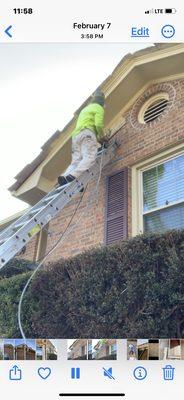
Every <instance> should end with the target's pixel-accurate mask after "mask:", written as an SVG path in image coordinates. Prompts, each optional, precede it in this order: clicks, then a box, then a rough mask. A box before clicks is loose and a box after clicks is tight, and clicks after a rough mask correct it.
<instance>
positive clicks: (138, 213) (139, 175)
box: [132, 143, 184, 236]
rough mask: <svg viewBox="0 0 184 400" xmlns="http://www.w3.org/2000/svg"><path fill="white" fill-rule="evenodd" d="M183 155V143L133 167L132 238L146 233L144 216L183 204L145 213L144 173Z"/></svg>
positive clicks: (171, 204)
mask: <svg viewBox="0 0 184 400" xmlns="http://www.w3.org/2000/svg"><path fill="white" fill-rule="evenodd" d="M181 155H184V144H183V143H182V144H180V145H178V146H175V147H173V148H170V149H169V150H167V151H163V152H162V153H159V154H157V155H156V156H153V157H150V158H149V159H146V160H144V161H143V162H142V163H139V164H137V165H135V166H133V167H132V236H136V235H138V234H141V233H144V215H149V214H152V213H154V212H156V211H159V210H163V209H166V208H171V207H173V206H175V205H177V204H181V203H183V200H177V201H174V202H171V203H169V204H168V205H163V206H160V207H155V208H154V209H152V210H148V211H145V212H144V211H143V172H145V171H147V170H149V169H151V168H154V167H156V166H158V165H160V164H163V163H164V162H166V161H169V160H172V159H175V158H177V157H179V156H181Z"/></svg>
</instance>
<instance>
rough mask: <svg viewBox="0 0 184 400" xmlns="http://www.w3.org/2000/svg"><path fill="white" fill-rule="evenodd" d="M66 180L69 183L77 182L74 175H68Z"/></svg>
mask: <svg viewBox="0 0 184 400" xmlns="http://www.w3.org/2000/svg"><path fill="white" fill-rule="evenodd" d="M66 180H67V182H73V181H74V180H75V176H73V175H71V174H70V175H67V176H66Z"/></svg>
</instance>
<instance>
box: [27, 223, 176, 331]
mask: <svg viewBox="0 0 184 400" xmlns="http://www.w3.org/2000/svg"><path fill="white" fill-rule="evenodd" d="M25 307H26V308H27V309H29V317H28V318H26V312H24V315H25V323H26V324H27V326H28V325H29V326H30V328H29V329H28V330H27V335H29V336H30V334H34V336H35V337H38V336H41V337H63V338H67V337H68V338H71V337H80V338H84V337H88V338H89V337H93V338H99V337H124V338H125V337H147V338H151V337H155V338H156V337H183V335H184V231H171V232H167V233H165V234H162V235H161V234H157V235H155V234H152V235H142V236H137V237H135V238H133V239H130V240H127V241H123V242H121V243H119V244H118V245H116V246H109V247H102V248H98V249H94V250H92V251H88V252H86V253H83V254H80V255H78V256H76V257H74V258H72V259H69V260H66V261H63V260H62V261H58V262H57V263H55V264H53V265H51V266H50V267H49V268H48V269H46V270H45V271H42V272H41V273H40V274H39V275H38V276H37V279H35V281H34V282H33V284H32V286H31V289H30V290H29V292H28V295H27V297H26V301H25Z"/></svg>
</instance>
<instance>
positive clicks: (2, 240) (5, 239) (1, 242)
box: [0, 236, 11, 245]
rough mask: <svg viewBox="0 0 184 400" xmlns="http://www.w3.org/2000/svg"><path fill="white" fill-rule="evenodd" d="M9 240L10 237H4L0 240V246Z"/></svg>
mask: <svg viewBox="0 0 184 400" xmlns="http://www.w3.org/2000/svg"><path fill="white" fill-rule="evenodd" d="M10 238H11V236H9V237H6V238H4V239H1V240H0V245H1V244H3V243H4V242H6V241H7V240H8V239H10Z"/></svg>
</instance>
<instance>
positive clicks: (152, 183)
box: [142, 155, 184, 232]
mask: <svg viewBox="0 0 184 400" xmlns="http://www.w3.org/2000/svg"><path fill="white" fill-rule="evenodd" d="M142 197H143V199H142V200H143V201H142V203H143V228H144V231H145V232H163V231H166V230H169V229H181V228H184V155H180V156H177V157H175V158H173V159H170V160H167V161H165V162H163V163H162V164H158V165H156V166H154V167H152V168H149V169H147V170H145V171H143V172H142Z"/></svg>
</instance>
